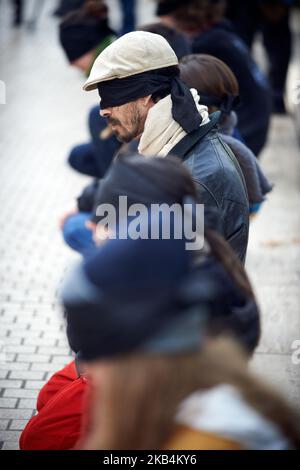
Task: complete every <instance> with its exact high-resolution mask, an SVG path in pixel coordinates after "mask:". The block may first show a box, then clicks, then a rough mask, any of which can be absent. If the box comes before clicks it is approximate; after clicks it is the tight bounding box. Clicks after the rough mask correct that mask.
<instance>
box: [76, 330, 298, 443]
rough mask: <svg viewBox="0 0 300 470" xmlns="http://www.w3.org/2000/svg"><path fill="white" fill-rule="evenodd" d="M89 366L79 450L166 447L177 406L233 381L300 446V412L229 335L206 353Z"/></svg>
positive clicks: (207, 347)
mask: <svg viewBox="0 0 300 470" xmlns="http://www.w3.org/2000/svg"><path fill="white" fill-rule="evenodd" d="M101 367H102V366H101V363H100V364H99V363H98V362H95V363H94V364H92V365H89V372H90V373H91V380H92V388H91V390H92V392H91V396H90V404H91V406H90V408H89V416H88V418H87V419H88V426H87V427H86V429H85V436H84V438H83V441H82V442H81V443H79V448H84V449H110V450H115V449H122V450H129V449H131V450H132V449H161V448H163V446H164V445H165V444H166V441H167V440H168V438H169V437H170V435H171V433H172V431H173V430H174V417H175V415H176V411H177V409H178V406H179V405H180V403H181V402H182V400H184V399H185V398H187V397H188V396H189V395H190V394H192V393H194V392H196V391H201V390H202V391H203V390H208V389H210V388H213V387H216V386H218V385H222V384H228V385H232V386H233V387H235V389H237V390H238V391H239V392H240V394H241V395H242V397H243V399H244V400H245V401H246V402H247V403H248V404H249V405H250V406H251V407H252V408H253V409H254V410H256V411H257V412H258V413H259V414H261V415H262V416H264V417H265V418H266V419H267V420H269V421H271V422H273V423H274V424H276V425H277V426H278V427H279V429H281V431H282V433H283V435H284V436H286V437H287V438H288V439H289V440H290V442H291V443H292V444H293V445H294V446H295V447H299V446H300V416H299V413H298V412H297V411H296V410H294V409H293V408H292V407H291V406H289V405H288V404H287V403H286V402H285V400H284V399H283V398H282V397H281V396H280V395H278V394H277V393H276V392H274V390H273V389H272V388H271V387H269V386H267V385H265V384H264V383H262V382H261V381H259V380H258V379H257V378H255V377H254V376H253V375H252V374H251V373H250V372H249V371H248V370H247V362H246V357H245V356H244V354H243V352H242V351H241V350H240V348H239V347H238V346H237V345H236V344H234V343H233V342H231V341H229V340H226V339H220V338H219V339H217V340H213V341H211V342H209V343H208V344H206V345H204V347H203V349H202V351H201V352H198V353H192V354H180V355H176V356H163V355H161V356H129V357H123V358H120V359H117V360H114V361H111V362H107V363H106V364H105V367H106V374H105V375H104V376H103V373H102V372H103V370H101Z"/></svg>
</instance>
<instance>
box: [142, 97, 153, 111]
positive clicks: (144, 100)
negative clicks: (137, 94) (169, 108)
mask: <svg viewBox="0 0 300 470" xmlns="http://www.w3.org/2000/svg"><path fill="white" fill-rule="evenodd" d="M141 104H142V106H144V107H145V108H149V107H150V106H153V104H154V103H153V100H152V95H147V96H143V98H141Z"/></svg>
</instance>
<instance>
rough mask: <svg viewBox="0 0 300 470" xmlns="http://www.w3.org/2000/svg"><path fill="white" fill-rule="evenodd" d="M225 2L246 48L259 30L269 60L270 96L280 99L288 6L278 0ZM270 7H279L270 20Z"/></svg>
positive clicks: (287, 46) (288, 41) (287, 49)
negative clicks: (273, 2)
mask: <svg viewBox="0 0 300 470" xmlns="http://www.w3.org/2000/svg"><path fill="white" fill-rule="evenodd" d="M228 3H229V8H228V12H227V16H228V17H229V19H231V21H232V22H233V23H234V25H235V28H236V30H237V32H238V34H239V35H240V37H242V39H243V40H244V41H245V42H246V44H247V45H248V46H249V48H251V47H252V44H253V40H254V36H255V34H256V33H257V32H261V33H262V36H263V42H264V46H265V49H266V52H267V55H268V59H269V63H270V69H269V80H270V84H271V85H272V89H273V96H274V99H275V100H276V99H279V100H280V99H282V97H283V94H284V90H285V83H286V77H287V71H288V66H289V61H290V58H291V51H292V35H291V30H290V26H289V19H290V8H289V7H288V6H287V5H286V6H285V5H284V2H277V3H283V5H279V6H271V5H269V6H268V5H267V4H266V5H264V2H261V1H258V0H244V1H243V2H241V1H240V0H239V1H237V0H229V2H228ZM272 8H273V9H275V8H280V10H279V13H278V15H277V17H274V18H273V19H272V18H271V17H272V15H271V13H272ZM268 9H269V10H268ZM268 11H269V14H268ZM274 11H275V10H274Z"/></svg>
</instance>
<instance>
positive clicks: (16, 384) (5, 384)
mask: <svg viewBox="0 0 300 470" xmlns="http://www.w3.org/2000/svg"><path fill="white" fill-rule="evenodd" d="M21 387H22V380H0V388H21Z"/></svg>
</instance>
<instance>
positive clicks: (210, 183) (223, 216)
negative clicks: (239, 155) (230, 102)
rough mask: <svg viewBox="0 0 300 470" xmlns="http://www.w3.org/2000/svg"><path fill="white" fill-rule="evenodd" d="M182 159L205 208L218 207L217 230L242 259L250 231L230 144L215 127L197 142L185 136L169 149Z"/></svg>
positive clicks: (245, 198)
mask: <svg viewBox="0 0 300 470" xmlns="http://www.w3.org/2000/svg"><path fill="white" fill-rule="evenodd" d="M170 154H172V155H176V156H177V157H179V158H181V159H182V160H183V161H184V164H185V165H186V167H187V168H188V169H189V170H190V172H191V173H192V175H193V178H194V181H195V182H196V185H197V188H198V193H199V202H200V203H202V204H204V205H205V206H206V207H205V211H206V213H207V214H209V211H210V210H211V209H212V208H213V209H217V211H218V214H219V231H220V232H221V234H222V235H223V236H224V238H225V239H226V240H227V241H228V242H229V243H230V245H231V247H232V248H233V250H234V251H235V252H236V254H237V255H238V257H239V258H240V260H241V261H242V262H244V261H245V258H246V252H247V245H248V233H249V200H248V194H247V189H246V185H245V181H244V176H243V174H242V171H241V169H240V167H239V164H238V162H237V160H236V158H235V156H234V155H233V153H232V151H231V150H230V149H229V147H228V146H227V145H226V144H225V143H224V142H223V141H222V138H221V137H220V135H219V134H218V132H217V131H216V130H211V131H210V132H209V133H208V134H207V135H206V136H205V137H203V138H202V139H201V140H200V141H198V142H196V144H195V142H194V141H193V139H191V138H190V136H186V137H185V138H184V139H183V140H182V141H181V142H180V143H179V145H177V146H176V147H174V148H173V149H172V151H171V152H170Z"/></svg>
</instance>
